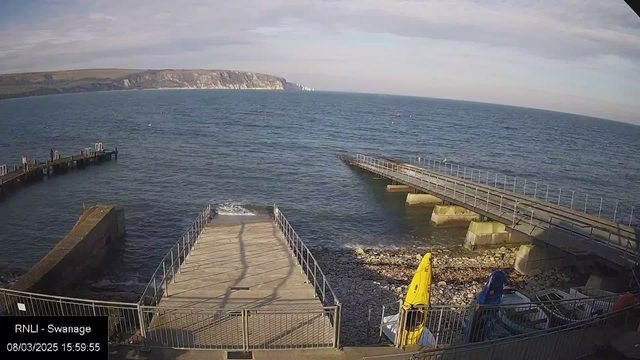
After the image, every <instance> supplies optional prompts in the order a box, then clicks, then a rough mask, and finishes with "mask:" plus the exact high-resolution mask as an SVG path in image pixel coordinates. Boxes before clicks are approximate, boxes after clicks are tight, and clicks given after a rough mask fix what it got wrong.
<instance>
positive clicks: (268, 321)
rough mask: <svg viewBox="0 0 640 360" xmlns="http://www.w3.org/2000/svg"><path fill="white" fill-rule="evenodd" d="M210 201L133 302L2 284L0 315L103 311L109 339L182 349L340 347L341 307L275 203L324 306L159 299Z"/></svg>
mask: <svg viewBox="0 0 640 360" xmlns="http://www.w3.org/2000/svg"><path fill="white" fill-rule="evenodd" d="M211 215H212V213H211V205H208V206H207V207H206V208H205V209H204V210H203V211H202V212H201V213H200V214H199V215H198V217H197V218H196V220H195V221H194V222H193V224H192V225H191V227H190V228H189V229H188V230H187V231H186V232H185V233H184V235H183V236H182V237H181V239H180V241H178V242H177V243H176V244H175V245H174V246H173V247H172V248H171V249H170V250H169V252H168V253H167V255H165V257H164V258H163V259H162V261H161V262H160V265H159V266H158V267H157V268H156V270H155V272H154V273H153V275H152V277H151V281H150V282H149V284H148V285H147V287H146V288H145V290H144V292H143V295H142V296H141V298H140V300H139V302H138V303H120V302H110V301H97V300H85V299H76V298H70V297H62V296H52V295H42V294H36V293H28V292H20V291H14V290H7V289H0V315H24V316H43V315H51V316H80V315H88V316H108V317H109V337H110V340H111V341H113V342H118V343H126V344H130V345H144V346H149V347H171V348H179V349H225V350H234V349H238V350H244V351H248V350H258V349H263V350H267V349H315V348H338V347H339V346H340V318H341V311H342V306H341V304H340V301H339V300H338V299H337V297H336V296H335V293H334V292H333V289H332V288H331V286H330V285H329V283H328V282H327V279H326V276H325V275H324V273H323V272H322V270H321V269H320V266H319V265H318V263H317V262H316V260H315V258H314V257H313V255H312V254H311V252H310V251H309V249H308V248H307V246H306V245H305V244H304V243H303V242H302V240H301V239H300V238H299V237H298V235H297V234H296V232H295V231H294V230H293V228H292V227H291V225H290V224H289V222H288V221H287V219H286V218H285V217H284V215H283V214H282V213H281V212H280V210H279V209H278V208H277V206H275V205H274V213H273V215H274V223H276V224H277V226H278V228H279V229H280V230H282V234H283V237H284V238H285V240H286V241H287V244H288V246H289V248H290V249H291V253H292V256H293V257H294V258H296V261H297V263H298V264H299V265H300V267H301V269H302V272H303V273H305V274H306V275H307V278H308V279H309V283H313V286H314V289H315V294H316V296H317V297H319V300H320V301H321V302H322V305H323V306H317V307H311V308H292V309H278V310H269V309H260V308H257V309H216V308H196V307H188V308H176V307H164V306H161V304H159V300H160V299H161V298H162V296H170V295H171V294H170V293H169V284H170V283H171V281H173V280H174V279H175V274H176V273H177V272H180V270H181V268H182V264H183V263H184V261H185V259H186V257H187V256H188V255H189V253H190V251H191V250H192V249H193V247H194V246H195V244H196V243H197V241H198V236H199V235H200V234H201V233H202V231H203V230H204V228H205V226H206V225H207V223H208V222H209V220H210V219H211V217H212V216H211Z"/></svg>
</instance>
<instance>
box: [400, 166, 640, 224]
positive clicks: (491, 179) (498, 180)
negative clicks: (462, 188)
mask: <svg viewBox="0 0 640 360" xmlns="http://www.w3.org/2000/svg"><path fill="white" fill-rule="evenodd" d="M409 164H412V165H414V166H419V167H422V168H426V169H428V170H430V171H437V172H439V173H443V174H449V175H451V176H455V177H458V178H460V177H462V178H463V179H465V180H470V181H474V179H473V174H474V173H475V172H476V171H477V173H478V176H477V177H476V179H475V181H476V182H478V183H480V184H482V183H483V182H484V183H485V184H486V185H488V186H491V184H492V183H493V184H494V186H493V187H494V188H498V184H501V185H502V188H503V190H505V191H509V192H512V193H515V194H518V189H519V187H518V184H517V181H518V177H516V176H512V177H513V187H512V186H511V185H510V184H509V185H508V186H507V184H508V183H507V180H508V178H509V176H508V175H504V174H500V173H498V172H496V171H494V172H493V173H491V172H490V171H489V170H485V171H484V173H485V174H486V176H485V177H484V178H483V177H481V176H480V174H481V172H482V170H480V169H476V168H470V167H469V168H468V167H466V166H461V165H460V164H454V163H452V162H443V161H439V160H435V159H430V158H426V157H421V156H415V155H410V156H409ZM436 164H437V166H436ZM441 165H444V169H442V170H441ZM447 165H449V166H448V169H449V170H448V171H447ZM454 167H455V170H454ZM468 171H470V174H469V172H468ZM461 172H462V174H461ZM467 174H469V175H470V178H467ZM489 174H492V175H491V176H489ZM461 175H462V176H461ZM520 179H521V180H523V183H522V184H521V185H522V186H521V187H520V188H521V189H522V194H523V195H525V196H527V179H522V178H520ZM529 184H535V185H530V187H529V192H530V193H531V192H533V198H535V199H537V200H543V199H540V198H538V196H537V194H538V190H540V193H541V194H542V193H546V196H545V199H544V200H543V201H544V203H548V204H553V205H557V206H562V207H564V208H567V209H571V210H575V211H577V212H581V210H578V203H579V201H577V198H578V197H577V196H576V191H574V190H567V189H566V188H565V189H564V190H565V193H566V194H568V193H571V201H570V205H569V206H567V205H564V204H563V202H562V193H563V192H562V189H563V188H562V187H559V186H558V187H557V194H558V196H557V197H556V196H555V194H554V195H553V197H552V198H551V199H556V198H557V199H558V200H557V201H555V202H554V201H550V199H549V190H550V185H549V184H548V183H544V182H541V181H532V182H529ZM539 184H540V185H543V187H539V186H538V185H539ZM545 184H546V185H547V186H546V189H545V188H544V185H545ZM532 188H533V190H532ZM554 192H555V190H554ZM529 196H531V195H529ZM597 198H598V197H590V196H589V194H587V193H585V194H584V207H583V209H584V210H583V211H582V212H583V213H585V214H588V204H589V199H597ZM596 203H597V202H596ZM610 203H611V204H613V203H614V202H610ZM574 204H575V205H576V206H574ZM599 204H600V205H599V206H600V207H599V209H598V215H597V218H601V217H602V218H605V219H609V220H612V221H614V222H616V223H618V216H619V217H620V220H623V217H622V209H621V207H620V201H619V200H615V208H614V214H613V217H611V218H608V217H606V213H605V214H604V216H603V212H602V210H603V205H604V204H605V198H604V197H600V201H599ZM634 210H635V206H633V205H632V206H631V210H630V212H629V221H628V222H626V224H625V225H626V226H632V225H633V224H634V222H633V219H634V216H633V215H634ZM589 215H592V216H595V215H593V214H589ZM636 220H637V219H636ZM619 224H623V223H622V222H620V223H619Z"/></svg>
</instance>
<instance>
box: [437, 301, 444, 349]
mask: <svg viewBox="0 0 640 360" xmlns="http://www.w3.org/2000/svg"><path fill="white" fill-rule="evenodd" d="M443 314H444V309H441V311H440V319H439V320H438V330H436V343H435V348H438V340H439V339H440V326H442V315H443Z"/></svg>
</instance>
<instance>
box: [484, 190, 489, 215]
mask: <svg viewBox="0 0 640 360" xmlns="http://www.w3.org/2000/svg"><path fill="white" fill-rule="evenodd" d="M489 194H490V193H489V191H487V207H486V208H485V209H484V210H485V211H486V212H489Z"/></svg>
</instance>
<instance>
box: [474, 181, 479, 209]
mask: <svg viewBox="0 0 640 360" xmlns="http://www.w3.org/2000/svg"><path fill="white" fill-rule="evenodd" d="M477 204H478V187H477V186H476V195H475V197H474V200H473V207H474V208H475V207H476V205H477Z"/></svg>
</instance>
